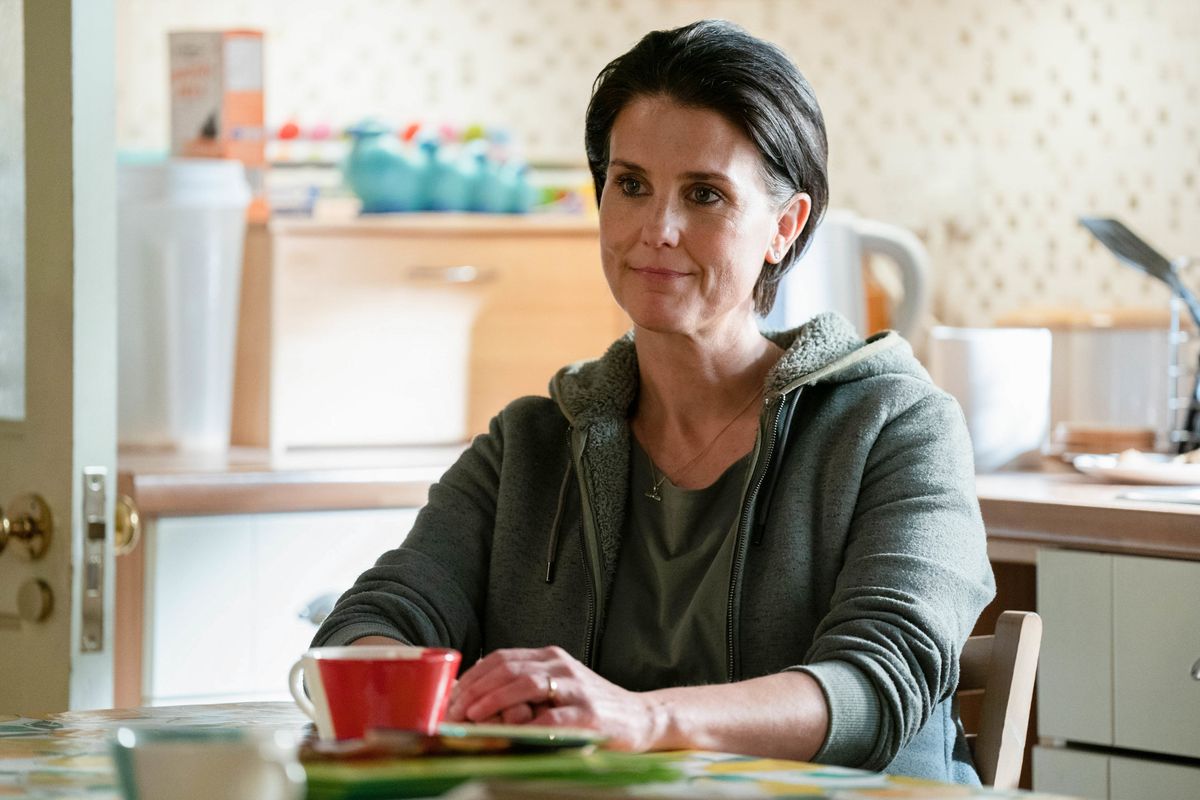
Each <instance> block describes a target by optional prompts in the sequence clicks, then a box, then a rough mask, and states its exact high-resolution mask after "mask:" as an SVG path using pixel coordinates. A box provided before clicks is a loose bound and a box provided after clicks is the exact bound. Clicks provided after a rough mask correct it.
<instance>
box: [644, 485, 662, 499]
mask: <svg viewBox="0 0 1200 800" xmlns="http://www.w3.org/2000/svg"><path fill="white" fill-rule="evenodd" d="M646 497H649V498H650V499H651V500H653V501H654V502H656V503H661V502H662V495H661V494H659V493H658V487H657V486H651V487H650V488H649V489H648V490H647V491H646Z"/></svg>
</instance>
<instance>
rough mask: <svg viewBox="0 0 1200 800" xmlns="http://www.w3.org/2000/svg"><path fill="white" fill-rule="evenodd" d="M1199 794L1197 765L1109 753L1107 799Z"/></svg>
mask: <svg viewBox="0 0 1200 800" xmlns="http://www.w3.org/2000/svg"><path fill="white" fill-rule="evenodd" d="M1195 797H1200V767H1186V766H1181V765H1177V764H1164V763H1161V762H1156V761H1143V760H1141V759H1136V758H1123V757H1120V756H1113V757H1112V758H1111V759H1110V762H1109V800H1184V798H1195Z"/></svg>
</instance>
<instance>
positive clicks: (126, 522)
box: [113, 494, 142, 556]
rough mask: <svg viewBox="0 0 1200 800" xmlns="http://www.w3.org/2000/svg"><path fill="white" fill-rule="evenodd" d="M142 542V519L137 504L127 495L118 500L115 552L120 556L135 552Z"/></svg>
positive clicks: (115, 521) (114, 536) (114, 539)
mask: <svg viewBox="0 0 1200 800" xmlns="http://www.w3.org/2000/svg"><path fill="white" fill-rule="evenodd" d="M141 540H142V517H141V515H140V514H139V513H138V507H137V503H135V502H133V498H132V497H130V496H129V495H127V494H123V495H121V496H120V497H118V498H117V511H116V519H115V520H114V524H113V552H115V553H116V554H117V555H119V556H123V555H125V554H126V553H130V552H133V550H134V548H136V547H137V546H138V542H140V541H141Z"/></svg>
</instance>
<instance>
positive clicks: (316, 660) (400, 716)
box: [288, 645, 462, 740]
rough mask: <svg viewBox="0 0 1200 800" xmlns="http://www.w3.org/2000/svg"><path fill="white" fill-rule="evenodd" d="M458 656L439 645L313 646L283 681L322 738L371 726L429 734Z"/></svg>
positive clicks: (349, 735)
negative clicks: (286, 682)
mask: <svg viewBox="0 0 1200 800" xmlns="http://www.w3.org/2000/svg"><path fill="white" fill-rule="evenodd" d="M461 660H462V655H461V654H460V653H459V652H458V651H457V650H450V649H447V648H440V647H407V646H404V645H394V646H392V645H383V646H364V647H314V648H313V649H311V650H309V651H308V652H307V653H305V654H304V655H303V656H302V657H301V658H300V660H299V661H297V662H296V663H295V664H293V665H292V671H291V674H290V675H289V676H288V684H289V686H290V688H291V690H292V697H294V698H295V699H296V704H297V705H299V706H300V709H301V710H302V711H303V712H304V713H305V714H307V715H308V716H309V717H310V718H311V719H312V720H313V722H315V723H316V724H317V733H318V734H319V735H320V737H321V738H322V739H326V740H335V739H361V738H362V737H363V735H364V734H365V733H366V732H367V731H368V730H371V729H372V728H394V729H399V730H408V731H417V732H419V733H425V734H432V733H434V732H435V731H436V730H437V726H438V724H439V723H440V722H441V721H442V717H443V716H445V714H446V706H447V704H448V703H449V701H450V688H451V687H452V686H453V685H454V677H455V675H456V674H457V672H458V665H459V662H460V661H461ZM305 686H307V687H308V694H307V695H306V694H305V691H304V688H305ZM310 697H311V699H310Z"/></svg>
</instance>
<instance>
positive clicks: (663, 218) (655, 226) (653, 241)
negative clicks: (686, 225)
mask: <svg viewBox="0 0 1200 800" xmlns="http://www.w3.org/2000/svg"><path fill="white" fill-rule="evenodd" d="M681 223H682V220H681V219H680V218H679V210H678V209H677V208H676V206H675V204H674V203H672V202H670V201H669V200H660V201H658V202H655V203H652V204H650V205H649V207H647V208H646V219H645V220H643V222H642V242H643V244H645V245H647V246H649V247H675V246H676V245H678V244H679V228H680V225H681Z"/></svg>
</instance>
